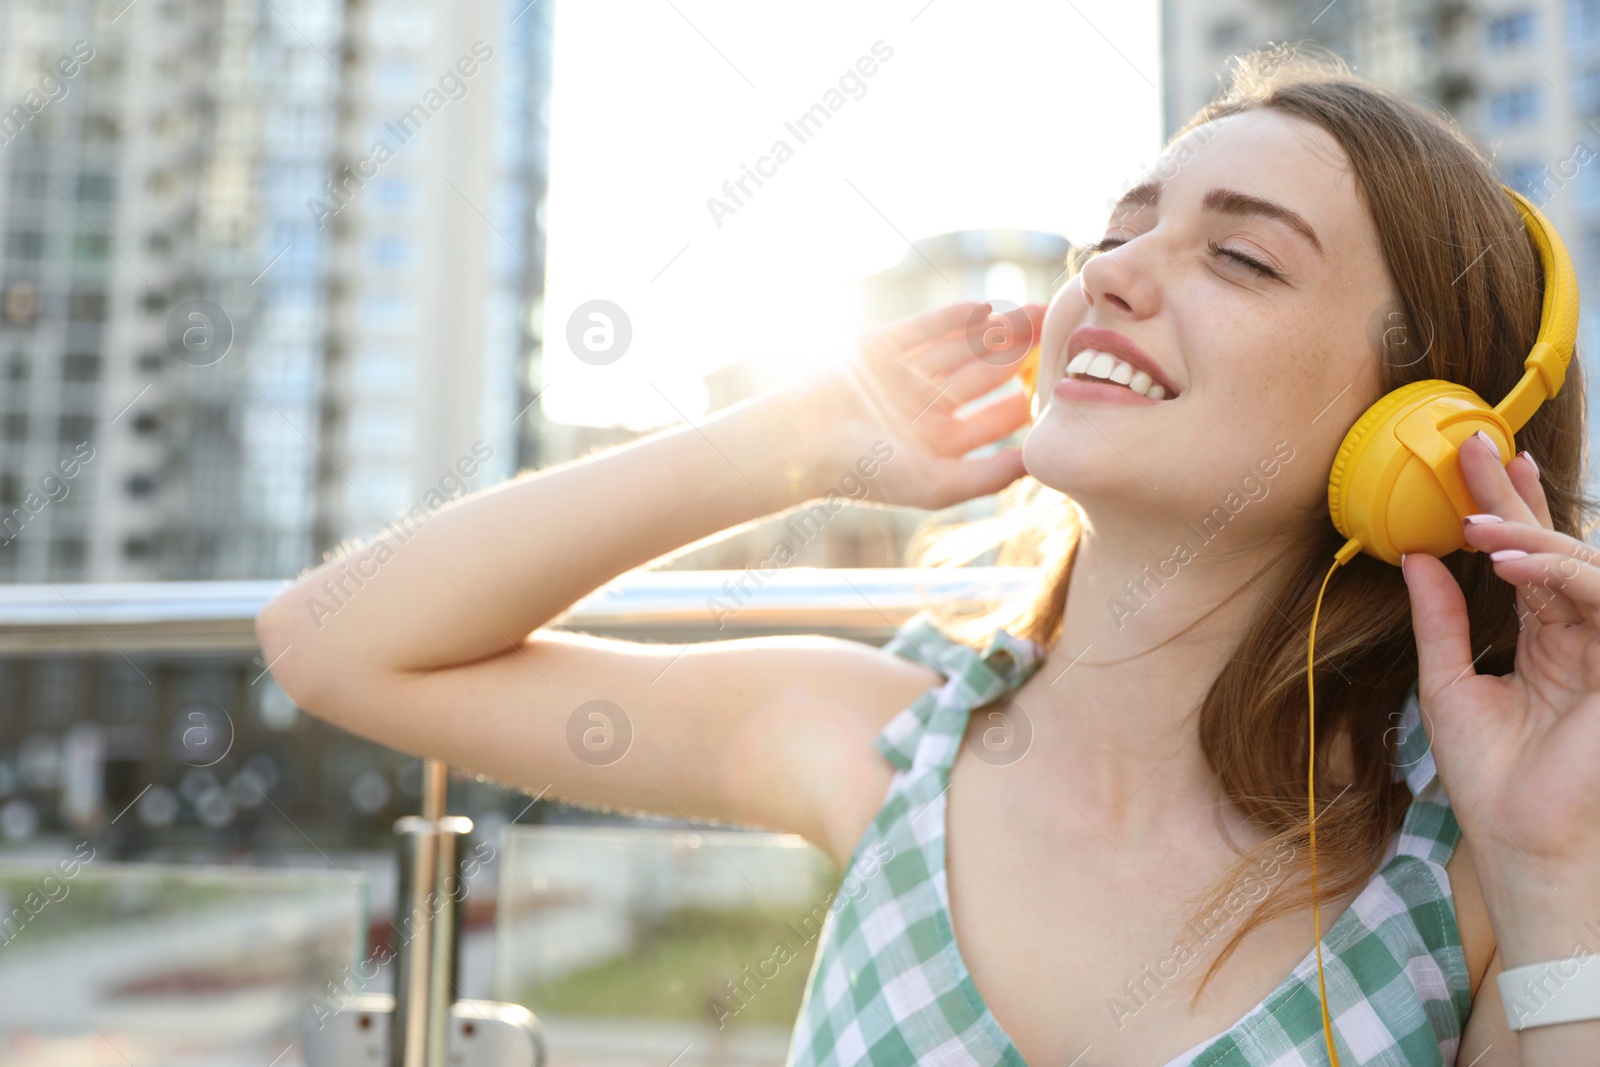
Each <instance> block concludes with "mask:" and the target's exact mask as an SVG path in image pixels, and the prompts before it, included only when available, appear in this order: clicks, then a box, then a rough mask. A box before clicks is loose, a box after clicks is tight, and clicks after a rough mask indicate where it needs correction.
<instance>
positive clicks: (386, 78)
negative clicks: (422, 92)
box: [373, 56, 422, 100]
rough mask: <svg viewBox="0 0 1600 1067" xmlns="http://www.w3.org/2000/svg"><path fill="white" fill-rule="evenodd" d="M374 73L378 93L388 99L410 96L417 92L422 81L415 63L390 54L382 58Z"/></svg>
mask: <svg viewBox="0 0 1600 1067" xmlns="http://www.w3.org/2000/svg"><path fill="white" fill-rule="evenodd" d="M376 75H377V76H376V77H375V78H374V79H373V80H374V82H376V84H377V89H378V94H379V95H380V96H383V97H385V98H387V99H390V100H394V99H400V98H404V97H408V96H410V95H411V94H412V93H415V92H417V90H418V86H419V85H420V84H421V83H422V76H421V74H420V73H419V72H418V70H417V65H416V64H415V63H413V62H411V61H409V60H406V59H401V58H399V57H393V56H391V57H387V58H385V59H384V60H382V61H381V62H380V63H379V64H378V69H377V72H376Z"/></svg>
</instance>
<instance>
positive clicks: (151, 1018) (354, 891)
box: [0, 844, 368, 1067]
mask: <svg viewBox="0 0 1600 1067" xmlns="http://www.w3.org/2000/svg"><path fill="white" fill-rule="evenodd" d="M367 892H368V887H367V883H366V880H365V878H364V876H362V875H361V874H359V873H350V872H334V871H306V870H297V871H272V870H240V869H235V868H226V869H217V868H204V867H190V866H180V865H173V864H142V863H111V862H109V861H107V860H105V859H104V858H102V857H100V856H98V855H96V852H95V849H94V848H93V847H92V846H89V845H87V844H85V845H82V846H79V847H77V848H75V849H74V850H73V851H72V852H71V853H70V854H69V855H68V856H66V857H62V858H59V859H57V860H55V861H53V862H48V863H47V862H43V861H33V862H27V861H15V860H7V861H0V1035H4V1036H3V1037H0V1062H3V1063H5V1064H6V1065H7V1067H100V1065H102V1064H109V1063H125V1064H128V1065H130V1067H177V1065H188V1064H194V1065H196V1067H199V1065H202V1064H204V1065H207V1067H221V1065H224V1064H238V1065H240V1067H245V1065H255V1067H263V1065H265V1064H268V1063H275V1064H277V1065H278V1067H284V1065H285V1064H288V1063H302V1062H303V1057H302V1056H300V1055H299V1054H298V1052H297V1047H298V1046H299V1045H300V1044H301V1040H302V1035H303V1033H304V1030H305V1028H306V1026H307V1024H308V1022H312V1020H314V1018H315V1016H316V1014H317V1012H318V1011H319V1010H320V1011H323V1012H326V1011H328V1010H337V1006H338V1005H339V1000H338V997H339V996H340V994H341V992H342V991H344V990H346V989H347V988H348V987H349V986H350V984H351V976H352V975H354V974H356V973H357V971H358V968H359V967H360V964H361V960H362V956H363V954H364V952H365V946H366V943H367V926H368V914H367V910H368V909H367ZM323 1005H332V1006H333V1007H332V1008H331V1009H330V1008H329V1007H323ZM312 1025H314V1022H312ZM291 1053H293V1054H294V1055H293V1056H292V1057H291V1055H290V1054H291Z"/></svg>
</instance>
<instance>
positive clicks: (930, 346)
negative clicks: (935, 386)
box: [905, 330, 1027, 382]
mask: <svg viewBox="0 0 1600 1067" xmlns="http://www.w3.org/2000/svg"><path fill="white" fill-rule="evenodd" d="M973 344H974V342H973V341H972V340H971V339H970V338H969V337H968V335H967V332H966V331H965V330H963V331H962V332H960V333H953V334H946V335H945V336H943V337H939V338H936V339H934V340H932V341H929V342H928V343H926V344H924V345H922V346H920V347H919V348H917V349H915V350H914V351H911V352H907V353H906V356H905V358H906V362H907V363H909V364H911V365H912V366H913V367H915V368H916V369H917V371H918V373H920V374H922V375H923V376H924V377H926V378H927V379H928V380H929V381H932V382H942V381H943V380H944V379H945V378H948V377H949V376H950V375H952V374H954V373H955V372H956V371H958V370H961V369H962V368H963V367H965V366H967V365H968V364H970V363H972V362H974V361H975V360H977V359H978V357H979V352H978V351H974V349H973ZM1025 355H1027V352H1026V351H1018V352H1017V353H1016V361H1017V362H1020V361H1021V360H1022V357H1023V356H1025ZM983 358H984V360H985V361H993V362H1001V361H1002V360H1003V359H1004V356H1001V357H999V358H996V356H994V355H993V354H990V353H983Z"/></svg>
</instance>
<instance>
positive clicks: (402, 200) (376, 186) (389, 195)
mask: <svg viewBox="0 0 1600 1067" xmlns="http://www.w3.org/2000/svg"><path fill="white" fill-rule="evenodd" d="M371 191H372V200H373V203H375V204H376V205H377V206H379V207H381V208H384V209H386V210H390V211H394V210H398V209H399V208H403V207H405V206H406V204H408V203H410V201H411V183H410V182H409V181H407V180H406V179H404V178H380V179H378V180H377V181H375V182H373V183H372V184H371Z"/></svg>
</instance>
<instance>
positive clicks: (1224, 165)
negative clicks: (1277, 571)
mask: <svg viewBox="0 0 1600 1067" xmlns="http://www.w3.org/2000/svg"><path fill="white" fill-rule="evenodd" d="M1148 177H1149V178H1150V179H1151V184H1147V185H1144V186H1141V187H1139V188H1138V189H1135V190H1134V191H1132V193H1131V195H1128V196H1124V198H1123V200H1122V202H1121V203H1120V204H1119V206H1118V207H1117V208H1116V209H1114V210H1113V211H1112V214H1111V218H1110V220H1109V222H1108V224H1107V227H1106V231H1105V238H1104V249H1105V250H1103V251H1100V252H1098V253H1096V254H1095V255H1094V256H1093V257H1092V258H1090V260H1089V261H1088V262H1087V263H1086V264H1085V265H1084V267H1083V270H1082V273H1081V274H1079V275H1078V277H1076V278H1074V279H1073V280H1072V281H1071V282H1070V283H1069V284H1068V285H1066V286H1065V287H1064V288H1063V289H1062V290H1061V291H1060V292H1059V293H1057V294H1056V296H1055V298H1054V299H1053V300H1052V301H1051V303H1050V306H1049V308H1048V310H1047V311H1046V313H1045V317H1044V325H1043V330H1042V334H1041V338H1040V342H1041V353H1040V366H1039V378H1038V408H1037V411H1038V417H1037V419H1036V421H1035V423H1034V426H1033V428H1032V430H1031V431H1030V433H1029V435H1028V438H1027V440H1026V442H1025V444H1024V448H1023V458H1024V462H1025V464H1026V466H1027V470H1028V473H1029V474H1031V475H1033V476H1034V477H1035V478H1037V479H1039V480H1040V481H1041V482H1044V483H1045V484H1047V485H1050V486H1052V487H1054V488H1057V489H1059V490H1061V491H1062V492H1065V493H1067V494H1068V495H1070V496H1072V497H1073V499H1074V500H1076V501H1078V502H1079V503H1080V504H1081V505H1083V507H1084V508H1085V510H1086V511H1087V513H1088V515H1089V518H1090V520H1091V522H1092V521H1094V518H1095V514H1096V511H1097V510H1102V511H1103V510H1106V509H1107V508H1108V506H1109V510H1112V511H1121V512H1129V511H1132V512H1135V513H1138V514H1140V515H1142V516H1143V517H1145V518H1148V519H1149V521H1150V522H1151V523H1154V524H1155V527H1154V528H1164V527H1167V526H1169V525H1170V526H1171V527H1173V528H1176V527H1180V526H1182V524H1183V523H1184V522H1186V521H1192V522H1195V523H1199V522H1200V521H1201V519H1202V517H1203V516H1206V515H1208V514H1211V513H1212V512H1213V509H1214V508H1218V507H1223V508H1226V509H1227V512H1226V513H1231V514H1232V516H1233V518H1232V522H1233V523H1235V524H1238V523H1242V524H1243V528H1244V529H1246V530H1253V531H1256V532H1257V533H1261V532H1272V531H1278V532H1281V531H1283V530H1284V529H1285V528H1286V525H1285V524H1286V523H1288V522H1290V521H1291V517H1292V515H1294V513H1296V512H1298V513H1299V514H1304V513H1305V512H1306V511H1307V510H1308V509H1320V510H1321V512H1322V514H1323V515H1324V516H1326V514H1327V505H1326V493H1327V479H1328V470H1329V467H1330V466H1331V465H1332V460H1333V456H1334V453H1335V452H1336V451H1337V449H1338V447H1339V444H1340V442H1341V441H1342V440H1343V438H1344V434H1345V432H1346V431H1347V430H1348V429H1349V428H1350V426H1351V425H1352V424H1354V422H1355V420H1356V418H1357V417H1358V416H1359V415H1360V414H1361V412H1362V411H1363V410H1365V408H1366V406H1367V404H1369V403H1371V402H1372V401H1373V400H1374V399H1376V398H1377V396H1378V395H1379V388H1380V386H1379V372H1380V369H1381V367H1380V363H1379V359H1380V355H1379V353H1378V351H1377V350H1376V348H1375V346H1374V343H1373V337H1374V333H1373V327H1374V324H1375V323H1378V324H1379V325H1380V326H1381V320H1382V318H1383V313H1384V310H1385V308H1386V307H1388V306H1389V301H1390V299H1391V297H1392V292H1393V289H1392V285H1391V283H1390V280H1389V276H1388V271H1387V268H1386V267H1385V265H1384V262H1383V259H1382V256H1381V253H1380V250H1379V247H1378V242H1377V236H1376V233H1375V232H1374V228H1373V223H1372V221H1371V218H1370V216H1369V215H1368V213H1367V210H1366V208H1365V206H1364V205H1363V204H1362V202H1361V199H1360V196H1359V194H1358V192H1357V188H1356V183H1355V177H1354V174H1353V172H1352V171H1351V169H1350V166H1349V163H1348V162H1347V161H1346V157H1345V155H1344V152H1343V150H1342V149H1341V148H1340V147H1339V145H1338V142H1336V141H1335V140H1334V139H1333V138H1332V137H1331V136H1330V135H1329V134H1327V133H1326V132H1325V131H1324V130H1322V129H1321V128H1320V127H1318V126H1316V125H1314V124H1312V123H1310V122H1307V121H1305V120H1302V119H1298V118H1295V117H1293V116H1290V115H1287V114H1284V113H1280V112H1274V111H1271V110H1266V109H1256V110H1251V111H1246V112H1243V113H1241V114H1237V115H1232V116H1229V117H1226V118H1223V119H1219V120H1217V121H1215V122H1212V123H1208V124H1206V125H1205V126H1202V127H1199V128H1197V129H1195V130H1192V131H1190V132H1189V133H1188V134H1187V135H1185V136H1184V137H1183V138H1182V139H1181V140H1179V141H1178V142H1176V143H1174V144H1173V145H1172V146H1171V147H1170V148H1169V149H1168V150H1167V151H1166V153H1165V154H1164V155H1163V156H1162V158H1161V160H1160V161H1159V162H1158V164H1157V165H1156V166H1155V167H1153V168H1152V170H1151V172H1150V174H1149V175H1148ZM1245 260H1249V261H1253V263H1254V264H1256V265H1252V263H1251V262H1245ZM1268 272H1270V273H1268ZM1379 332H1380V333H1381V330H1380V331H1379ZM1081 350H1082V351H1087V350H1093V351H1099V352H1109V353H1110V354H1111V355H1113V356H1116V357H1128V362H1130V363H1132V364H1133V366H1134V367H1135V368H1136V369H1138V368H1141V367H1142V368H1143V369H1144V370H1145V371H1146V372H1147V373H1148V374H1149V375H1150V377H1151V378H1152V379H1153V380H1154V381H1156V382H1165V383H1166V388H1167V394H1168V395H1167V397H1166V398H1165V399H1158V400H1153V399H1150V397H1149V396H1148V395H1146V396H1140V395H1137V394H1136V393H1134V392H1132V391H1130V390H1129V389H1125V388H1121V387H1115V386H1111V385H1106V384H1093V383H1078V382H1076V381H1072V382H1064V381H1063V379H1064V377H1065V376H1066V372H1067V369H1068V367H1069V365H1070V363H1071V360H1072V358H1073V357H1074V355H1075V354H1076V353H1077V352H1079V351H1081ZM1141 353H1142V355H1141ZM1092 358H1093V360H1094V362H1098V363H1100V364H1101V365H1102V366H1104V365H1105V363H1106V361H1105V360H1104V359H1103V358H1102V357H1099V356H1095V357H1092ZM1090 369H1091V370H1093V369H1094V368H1093V366H1092V365H1091V367H1090ZM1117 376H1118V377H1124V378H1125V377H1126V376H1127V371H1126V370H1125V369H1122V370H1121V373H1120V374H1118V375H1117ZM1131 384H1133V385H1142V384H1144V379H1143V378H1142V377H1136V378H1135V379H1134V380H1133V382H1132V383H1131ZM1269 471H1270V472H1271V473H1270V474H1269V473H1268V472H1269ZM1245 500H1247V501H1249V503H1248V506H1244V505H1241V504H1240V503H1238V502H1239V501H1245ZM1163 532H1164V529H1163ZM1230 539H1231V538H1230Z"/></svg>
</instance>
